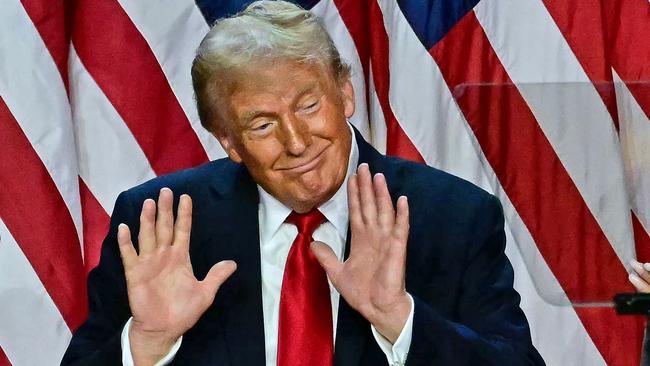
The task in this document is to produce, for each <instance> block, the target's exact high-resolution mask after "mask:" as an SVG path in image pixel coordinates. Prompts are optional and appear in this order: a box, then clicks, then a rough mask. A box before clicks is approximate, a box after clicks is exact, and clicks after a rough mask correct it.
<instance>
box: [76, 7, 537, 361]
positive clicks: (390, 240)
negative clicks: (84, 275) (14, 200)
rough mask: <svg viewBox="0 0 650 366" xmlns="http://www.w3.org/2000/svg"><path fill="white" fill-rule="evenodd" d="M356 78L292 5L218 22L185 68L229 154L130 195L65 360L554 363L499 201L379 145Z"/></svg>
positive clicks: (206, 119) (120, 206)
mask: <svg viewBox="0 0 650 366" xmlns="http://www.w3.org/2000/svg"><path fill="white" fill-rule="evenodd" d="M349 72H350V71H349V68H348V67H347V66H346V65H345V64H344V63H343V62H342V61H341V59H340V57H339V54H338V52H337V51H336V48H335V47H334V46H333V44H332V41H331V40H330V38H329V37H328V36H327V34H326V32H325V31H324V29H323V28H322V26H321V25H320V24H319V22H318V20H317V19H316V18H315V17H314V16H313V15H312V14H311V13H309V12H307V11H304V10H302V9H300V8H298V7H296V6H295V5H292V4H289V3H285V2H280V1H278V2H270V1H260V2H256V3H254V4H252V5H250V6H249V7H248V8H247V9H246V10H244V11H243V12H242V13H240V14H238V15H236V16H234V17H232V18H228V19H222V20H220V21H219V22H217V24H215V26H214V27H213V28H212V29H211V30H210V32H209V33H208V35H207V36H206V38H205V39H204V41H203V42H202V44H201V46H200V47H199V50H198V53H197V57H196V59H195V63H194V66H193V69H192V76H193V81H194V88H195V92H196V95H197V105H198V108H199V114H200V116H201V121H202V123H203V125H204V126H205V127H206V128H207V129H208V130H210V131H211V132H212V133H213V134H214V136H215V137H216V138H217V139H218V140H219V142H220V143H221V145H222V147H223V148H224V150H225V151H226V152H227V154H228V157H229V159H224V160H219V161H215V162H212V163H209V164H206V165H204V166H200V167H197V168H195V169H190V170H186V171H182V172H179V173H176V174H172V175H168V176H163V177H159V178H157V179H154V180H152V181H150V182H147V183H145V184H143V185H141V186H138V187H135V188H133V189H131V190H129V191H126V192H124V193H122V194H121V195H120V197H119V198H118V200H117V203H116V206H115V210H114V212H113V217H112V222H111V228H110V231H109V234H108V236H107V238H106V240H105V242H104V246H103V248H102V257H101V262H100V264H99V266H98V267H97V268H96V269H95V270H94V271H93V272H92V273H91V275H90V277H89V297H90V315H89V319H88V321H87V322H86V323H85V324H84V325H83V326H82V327H81V328H80V329H79V330H78V331H77V333H76V334H75V336H74V337H73V340H72V342H71V345H70V347H69V349H68V352H67V353H66V356H65V357H64V361H63V364H66V365H81V364H83V365H86V364H88V365H102V364H106V365H109V364H110V365H114V364H120V363H122V362H123V363H126V364H130V363H134V364H137V365H152V364H167V363H173V364H178V365H181V364H182V365H263V364H266V365H276V364H277V365H283V366H284V365H331V364H332V363H334V364H336V365H382V364H387V363H388V364H391V365H397V364H404V363H406V364H408V365H450V364H453V365H506V364H507V365H538V364H543V361H542V360H541V358H540V356H539V354H538V353H537V351H536V350H535V348H534V347H533V346H532V344H531V340H530V334H529V330H528V325H527V323H526V319H525V317H524V315H523V313H522V311H521V310H520V309H519V305H518V304H519V297H518V295H517V293H516V292H515V291H514V289H513V288H512V268H511V267H510V265H509V262H508V260H507V258H506V257H505V254H504V245H505V236H504V232H503V216H502V213H501V207H500V205H499V203H498V201H497V200H496V198H494V197H493V196H491V195H489V194H487V193H485V192H483V191H481V190H480V189H478V188H476V187H474V186H473V185H471V184H469V183H467V182H464V181H462V180H460V179H458V178H455V177H452V176H450V175H447V174H445V173H442V172H440V171H437V170H435V169H432V168H429V167H426V166H423V165H418V164H414V163H410V162H406V161H402V160H400V159H395V158H388V157H385V156H382V155H380V154H379V153H378V152H377V151H375V150H374V149H373V148H372V147H371V146H370V145H369V144H368V143H366V142H365V141H364V140H363V138H362V137H361V136H360V134H359V133H358V132H357V131H355V130H354V129H353V128H351V126H350V125H349V124H348V123H347V118H349V117H350V116H352V114H353V113H354V109H355V106H354V91H353V88H352V85H351V83H350V80H349ZM174 193H176V198H174ZM179 193H182V195H180V197H179V196H178V194H179ZM190 197H191V198H190ZM406 197H408V200H407V198H406ZM155 199H157V204H156V201H155ZM173 206H175V207H176V209H175V210H174V207H173ZM174 211H176V212H177V215H176V218H175V219H174V217H173V212H174ZM348 221H349V227H348ZM131 233H138V235H137V240H136V238H135V237H134V236H132V235H131ZM314 240H316V241H314ZM312 241H314V242H313V243H312ZM134 244H135V247H137V248H138V249H137V251H136V249H135V247H134ZM120 257H121V258H120ZM195 276H196V277H195ZM197 278H198V279H202V280H201V281H199V280H197ZM328 279H329V281H330V283H328Z"/></svg>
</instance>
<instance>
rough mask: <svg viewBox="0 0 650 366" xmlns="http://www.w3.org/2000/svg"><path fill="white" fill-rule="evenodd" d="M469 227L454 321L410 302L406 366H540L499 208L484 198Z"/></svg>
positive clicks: (418, 301)
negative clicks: (410, 332)
mask: <svg viewBox="0 0 650 366" xmlns="http://www.w3.org/2000/svg"><path fill="white" fill-rule="evenodd" d="M486 197H488V198H486V199H485V200H484V201H483V203H482V205H480V207H481V209H479V212H478V214H477V215H475V219H474V221H473V222H472V225H471V226H469V228H470V230H468V231H471V233H469V234H468V235H471V236H472V239H471V240H470V245H469V246H468V248H467V252H466V256H465V261H464V270H463V276H462V280H461V286H462V288H461V291H460V295H459V298H458V302H457V305H458V307H457V309H458V313H457V318H455V319H454V321H451V320H449V319H446V318H445V317H443V316H442V315H441V314H440V313H438V312H437V311H436V310H435V309H433V308H432V307H431V306H430V305H429V304H427V303H426V302H425V301H423V300H421V299H419V298H417V297H416V296H414V300H415V312H414V319H413V336H412V341H411V348H410V350H409V354H408V358H407V362H406V364H407V365H409V366H418V365H423V366H424V365H432V364H435V365H510V366H519V365H522V366H523V365H544V361H543V360H542V358H541V356H540V355H539V353H538V352H537V350H536V349H535V347H534V346H533V345H532V342H531V338H530V330H529V327H528V322H527V321H526V317H525V315H524V313H523V311H522V310H521V309H520V308H519V300H520V297H519V294H518V293H517V292H516V291H515V290H514V288H513V270H512V266H511V265H510V262H509V261H508V258H507V257H506V255H505V252H504V250H505V241H506V239H505V233H504V228H503V225H504V219H503V212H502V208H501V204H500V203H499V201H498V200H497V199H496V197H494V196H491V195H490V196H486Z"/></svg>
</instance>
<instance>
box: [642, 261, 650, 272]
mask: <svg viewBox="0 0 650 366" xmlns="http://www.w3.org/2000/svg"><path fill="white" fill-rule="evenodd" d="M643 269H645V270H646V271H650V263H643Z"/></svg>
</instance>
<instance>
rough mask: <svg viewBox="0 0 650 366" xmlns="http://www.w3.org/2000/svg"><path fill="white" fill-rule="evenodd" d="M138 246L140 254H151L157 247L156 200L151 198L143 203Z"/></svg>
mask: <svg viewBox="0 0 650 366" xmlns="http://www.w3.org/2000/svg"><path fill="white" fill-rule="evenodd" d="M138 248H139V252H140V255H142V254H149V253H151V252H152V251H153V250H154V249H155V248H156V202H155V201H154V200H152V199H150V198H149V199H146V200H145V201H144V202H143V203H142V212H140V232H139V233H138Z"/></svg>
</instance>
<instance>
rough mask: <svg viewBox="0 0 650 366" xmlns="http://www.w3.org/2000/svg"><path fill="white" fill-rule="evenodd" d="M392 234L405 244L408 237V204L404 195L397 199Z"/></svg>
mask: <svg viewBox="0 0 650 366" xmlns="http://www.w3.org/2000/svg"><path fill="white" fill-rule="evenodd" d="M393 235H394V236H395V237H396V238H397V239H398V240H399V241H400V242H402V243H404V244H406V241H407V240H408V237H409V204H408V199H407V198H406V196H400V197H399V198H398V199H397V216H396V217H395V226H394V228H393Z"/></svg>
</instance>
